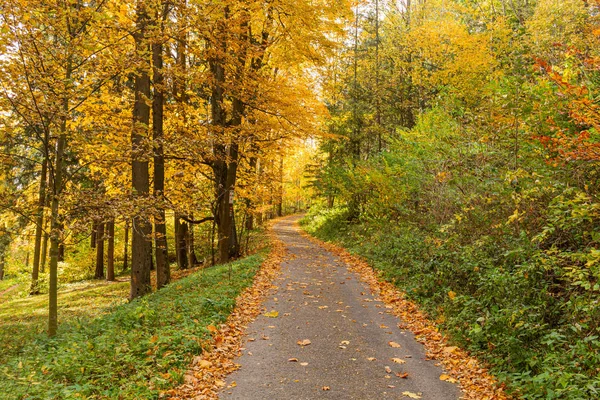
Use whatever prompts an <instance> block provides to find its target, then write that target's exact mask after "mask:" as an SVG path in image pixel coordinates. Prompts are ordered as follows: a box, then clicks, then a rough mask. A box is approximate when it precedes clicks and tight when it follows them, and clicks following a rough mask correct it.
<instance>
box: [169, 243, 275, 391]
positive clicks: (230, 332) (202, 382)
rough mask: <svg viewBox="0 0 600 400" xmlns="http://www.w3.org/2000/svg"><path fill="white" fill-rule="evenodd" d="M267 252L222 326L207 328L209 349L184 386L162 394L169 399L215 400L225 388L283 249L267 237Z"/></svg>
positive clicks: (198, 358) (198, 357)
mask: <svg viewBox="0 0 600 400" xmlns="http://www.w3.org/2000/svg"><path fill="white" fill-rule="evenodd" d="M271 242H272V247H271V252H270V254H269V257H268V258H267V260H266V261H265V262H264V263H263V265H262V267H261V269H260V271H259V272H258V273H257V274H256V277H255V278H254V283H253V284H252V286H250V287H249V288H248V289H246V290H245V291H244V292H242V294H240V296H238V298H237V299H236V307H235V309H234V310H233V312H232V313H231V315H230V316H229V318H228V319H227V321H226V322H225V323H224V324H221V325H220V326H219V327H215V326H209V327H208V329H209V331H211V332H212V333H213V341H212V343H211V345H210V347H211V348H210V349H209V350H207V351H205V352H204V353H202V355H200V356H197V357H195V358H194V360H193V362H192V365H191V366H190V369H189V370H188V371H187V372H186V374H185V376H184V384H183V385H181V386H180V387H178V388H176V389H172V390H168V391H165V392H164V393H162V396H161V397H162V398H170V399H197V400H204V399H217V398H218V393H219V390H221V389H222V388H223V387H224V386H225V381H224V379H225V376H226V375H228V374H229V373H231V372H233V371H235V370H236V369H238V368H239V365H238V364H236V363H235V362H234V359H235V358H236V357H237V356H238V355H239V354H240V348H241V347H242V342H243V334H244V332H245V330H246V328H247V326H248V325H249V324H250V323H251V322H252V321H254V320H255V319H256V317H257V316H258V315H260V314H261V312H262V311H263V305H262V303H263V300H264V299H265V297H266V296H267V294H268V293H269V292H270V291H271V289H273V288H274V286H273V283H272V282H273V281H274V279H275V278H276V276H277V274H278V273H279V270H280V264H281V261H282V260H283V257H284V254H285V246H284V245H283V243H282V242H281V241H279V240H277V239H276V238H275V237H274V236H273V235H271Z"/></svg>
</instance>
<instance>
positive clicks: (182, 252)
mask: <svg viewBox="0 0 600 400" xmlns="http://www.w3.org/2000/svg"><path fill="white" fill-rule="evenodd" d="M186 236H187V224H186V223H185V222H181V216H180V214H179V213H175V255H176V257H177V268H179V269H186V268H187V266H188V257H187V245H186Z"/></svg>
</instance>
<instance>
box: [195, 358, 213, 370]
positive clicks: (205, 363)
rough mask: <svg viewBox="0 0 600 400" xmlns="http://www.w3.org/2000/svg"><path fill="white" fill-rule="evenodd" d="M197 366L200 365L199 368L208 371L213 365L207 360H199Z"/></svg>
mask: <svg viewBox="0 0 600 400" xmlns="http://www.w3.org/2000/svg"><path fill="white" fill-rule="evenodd" d="M198 365H200V368H204V369H208V368H210V367H212V365H213V364H212V363H211V362H210V361H208V360H201V361H200V362H199V363H198Z"/></svg>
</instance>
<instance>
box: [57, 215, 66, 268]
mask: <svg viewBox="0 0 600 400" xmlns="http://www.w3.org/2000/svg"><path fill="white" fill-rule="evenodd" d="M64 230H65V226H64V224H62V223H61V224H60V231H61V232H64ZM58 261H59V262H63V261H65V242H63V241H62V240H61V241H60V243H59V244H58Z"/></svg>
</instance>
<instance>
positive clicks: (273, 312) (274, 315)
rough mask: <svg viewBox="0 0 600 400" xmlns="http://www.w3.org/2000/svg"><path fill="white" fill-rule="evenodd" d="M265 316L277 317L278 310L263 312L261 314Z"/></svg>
mask: <svg viewBox="0 0 600 400" xmlns="http://www.w3.org/2000/svg"><path fill="white" fill-rule="evenodd" d="M263 315H264V316H265V317H269V318H277V317H279V312H278V311H275V310H273V311H269V312H268V313H264V314H263Z"/></svg>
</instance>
